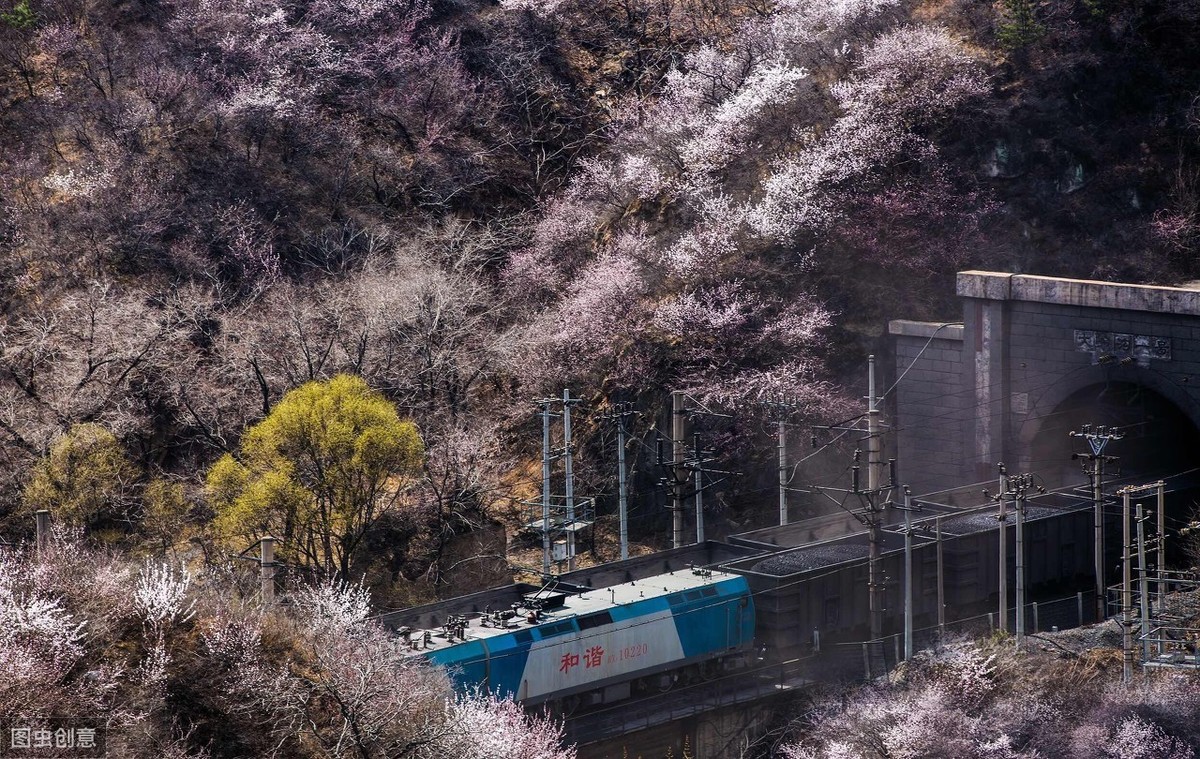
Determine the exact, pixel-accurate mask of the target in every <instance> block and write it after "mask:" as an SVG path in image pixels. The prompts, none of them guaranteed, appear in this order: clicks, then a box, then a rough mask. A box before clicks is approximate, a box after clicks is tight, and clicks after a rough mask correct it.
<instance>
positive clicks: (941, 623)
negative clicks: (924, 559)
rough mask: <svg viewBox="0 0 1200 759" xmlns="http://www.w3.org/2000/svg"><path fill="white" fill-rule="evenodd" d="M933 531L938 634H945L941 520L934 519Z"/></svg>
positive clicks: (944, 582)
mask: <svg viewBox="0 0 1200 759" xmlns="http://www.w3.org/2000/svg"><path fill="white" fill-rule="evenodd" d="M933 524H934V529H935V530H936V531H937V583H938V586H937V605H938V632H940V633H944V632H946V587H945V585H946V581H945V579H944V578H943V576H942V572H943V570H944V566H943V564H942V518H941V517H936V518H935V519H934V521H933Z"/></svg>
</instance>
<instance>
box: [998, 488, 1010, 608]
mask: <svg viewBox="0 0 1200 759" xmlns="http://www.w3.org/2000/svg"><path fill="white" fill-rule="evenodd" d="M999 467H1000V515H999V519H1000V629H1001V630H1002V631H1004V632H1007V631H1008V510H1007V508H1006V506H1007V503H1008V501H1007V493H1008V472H1007V470H1005V468H1004V464H1000V465H999Z"/></svg>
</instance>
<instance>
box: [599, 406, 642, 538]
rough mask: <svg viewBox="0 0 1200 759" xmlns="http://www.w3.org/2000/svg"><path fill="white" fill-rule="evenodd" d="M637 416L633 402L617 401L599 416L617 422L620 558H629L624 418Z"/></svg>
mask: <svg viewBox="0 0 1200 759" xmlns="http://www.w3.org/2000/svg"><path fill="white" fill-rule="evenodd" d="M631 416H637V412H636V411H634V410H633V404H630V403H618V404H617V405H616V406H614V407H613V410H612V412H611V413H608V414H604V415H603V416H602V417H601V418H602V419H607V420H609V421H613V422H616V423H617V510H618V511H617V513H618V519H619V521H620V541H621V560H622V561H624V560H625V559H628V558H629V496H628V487H627V483H626V480H627V479H628V478H627V477H626V475H625V435H626V434H627V432H626V429H625V419H626V418H628V417H631Z"/></svg>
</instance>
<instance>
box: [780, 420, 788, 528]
mask: <svg viewBox="0 0 1200 759" xmlns="http://www.w3.org/2000/svg"><path fill="white" fill-rule="evenodd" d="M787 523H788V507H787V425H786V424H784V422H783V420H782V419H780V420H779V526H780V527H782V526H783V525H785V524H787Z"/></svg>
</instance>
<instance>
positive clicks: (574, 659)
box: [558, 653, 590, 672]
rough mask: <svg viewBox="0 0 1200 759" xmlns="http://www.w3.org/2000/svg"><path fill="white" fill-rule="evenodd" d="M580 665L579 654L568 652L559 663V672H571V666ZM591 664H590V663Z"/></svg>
mask: <svg viewBox="0 0 1200 759" xmlns="http://www.w3.org/2000/svg"><path fill="white" fill-rule="evenodd" d="M578 666H579V654H572V653H566V654H563V656H562V662H561V663H560V664H559V665H558V671H559V672H570V671H571V667H578ZM589 666H590V665H589Z"/></svg>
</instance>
